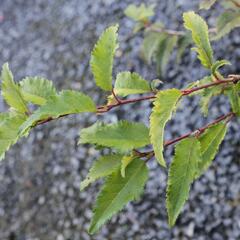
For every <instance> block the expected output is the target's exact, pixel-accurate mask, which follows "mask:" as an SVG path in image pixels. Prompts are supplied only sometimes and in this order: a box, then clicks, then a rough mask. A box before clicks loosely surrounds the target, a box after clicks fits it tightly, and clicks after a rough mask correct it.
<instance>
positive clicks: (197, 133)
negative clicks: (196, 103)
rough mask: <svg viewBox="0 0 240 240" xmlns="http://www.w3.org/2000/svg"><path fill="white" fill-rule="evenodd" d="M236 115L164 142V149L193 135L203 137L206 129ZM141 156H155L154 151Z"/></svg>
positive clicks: (232, 114) (226, 116)
mask: <svg viewBox="0 0 240 240" xmlns="http://www.w3.org/2000/svg"><path fill="white" fill-rule="evenodd" d="M234 115H235V114H234V113H233V112H230V113H228V114H226V115H223V116H221V117H219V118H217V119H215V120H214V121H213V122H211V123H208V124H207V125H205V126H203V127H201V128H199V129H197V130H194V131H192V132H189V133H186V134H184V135H182V136H180V137H177V138H175V139H172V140H168V141H165V142H164V147H168V146H170V145H172V144H175V143H177V142H179V141H181V140H183V139H185V138H188V137H190V136H193V135H196V136H199V135H201V134H202V133H204V132H205V131H206V129H208V128H209V127H211V126H213V125H215V124H217V123H219V122H221V121H223V120H226V121H227V122H228V121H230V120H231V119H232V118H233V117H234ZM139 155H141V156H143V157H147V156H149V157H150V158H151V157H153V156H154V151H150V152H140V153H139Z"/></svg>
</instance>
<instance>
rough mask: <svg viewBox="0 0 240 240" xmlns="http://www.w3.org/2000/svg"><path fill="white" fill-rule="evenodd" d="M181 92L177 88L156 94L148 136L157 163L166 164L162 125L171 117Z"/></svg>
mask: <svg viewBox="0 0 240 240" xmlns="http://www.w3.org/2000/svg"><path fill="white" fill-rule="evenodd" d="M181 95H182V93H181V91H180V90H178V89H169V90H164V91H160V92H158V93H157V95H156V100H155V101H154V107H153V109H152V113H151V116H150V138H151V143H152V145H153V150H154V152H155V157H156V159H157V160H158V162H159V164H160V165H162V166H164V167H165V166H166V163H165V160H164V158H163V136H164V127H165V125H166V123H167V121H168V120H170V119H171V117H172V113H173V111H174V110H175V107H176V104H177V102H178V100H179V98H180V97H181Z"/></svg>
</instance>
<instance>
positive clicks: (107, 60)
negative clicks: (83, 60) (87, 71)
mask: <svg viewBox="0 0 240 240" xmlns="http://www.w3.org/2000/svg"><path fill="white" fill-rule="evenodd" d="M117 30H118V25H116V26H111V27H109V28H107V29H106V30H105V31H104V32H103V34H102V35H101V37H100V38H99V40H98V42H97V44H96V45H95V47H94V49H93V51H92V54H91V60H90V65H91V69H92V72H93V75H94V78H95V81H96V84H97V86H99V87H100V88H102V89H103V90H106V91H110V90H111V89H112V69H113V58H114V55H115V51H116V49H117V48H118V43H117Z"/></svg>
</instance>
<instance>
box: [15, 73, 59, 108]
mask: <svg viewBox="0 0 240 240" xmlns="http://www.w3.org/2000/svg"><path fill="white" fill-rule="evenodd" d="M19 84H20V90H21V93H22V96H23V98H24V100H25V101H27V102H31V103H33V104H37V105H44V104H45V103H46V101H47V100H48V99H49V98H50V97H51V96H55V95H56V89H55V88H54V86H53V83H52V82H51V81H49V80H47V79H45V78H42V77H26V78H24V79H23V80H22V81H21V82H20V83H19Z"/></svg>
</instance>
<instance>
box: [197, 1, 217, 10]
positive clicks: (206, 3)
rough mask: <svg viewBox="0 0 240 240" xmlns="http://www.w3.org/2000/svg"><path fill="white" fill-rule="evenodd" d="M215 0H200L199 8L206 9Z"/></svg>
mask: <svg viewBox="0 0 240 240" xmlns="http://www.w3.org/2000/svg"><path fill="white" fill-rule="evenodd" d="M216 1H217V0H202V1H201V3H200V4H199V9H206V10H208V9H209V8H210V7H211V6H212V5H213V4H214V3H215V2H216Z"/></svg>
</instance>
